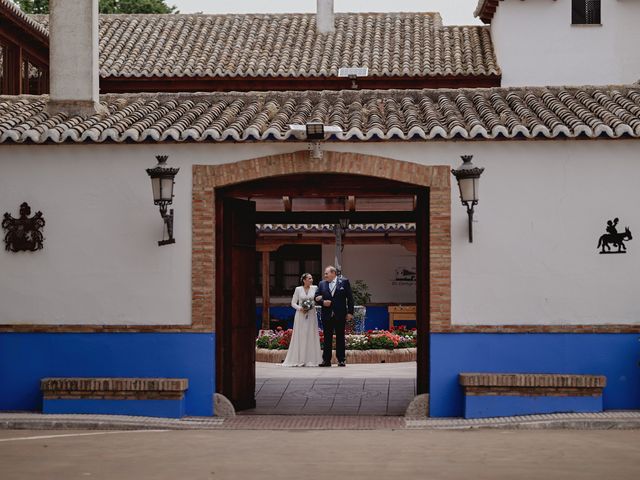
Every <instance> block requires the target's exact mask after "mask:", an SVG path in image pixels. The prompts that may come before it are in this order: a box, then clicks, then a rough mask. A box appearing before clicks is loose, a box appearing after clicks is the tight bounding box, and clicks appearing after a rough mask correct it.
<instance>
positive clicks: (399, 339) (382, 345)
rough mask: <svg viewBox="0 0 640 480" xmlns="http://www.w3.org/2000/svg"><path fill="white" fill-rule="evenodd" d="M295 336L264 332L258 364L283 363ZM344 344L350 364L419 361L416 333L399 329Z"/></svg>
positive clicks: (351, 337) (372, 332)
mask: <svg viewBox="0 0 640 480" xmlns="http://www.w3.org/2000/svg"><path fill="white" fill-rule="evenodd" d="M319 333H320V345H321V346H322V343H323V341H324V335H323V333H322V330H320V332H319ZM292 334H293V330H291V329H289V330H283V329H278V330H276V331H273V330H268V331H261V332H260V335H259V336H258V338H257V340H256V361H258V362H270V363H282V362H283V361H284V358H285V357H286V355H287V350H288V349H289V344H290V343H291V335H292ZM345 340H346V344H347V352H346V354H347V363H396V362H413V361H415V360H416V340H417V332H416V330H415V329H413V330H407V329H406V328H405V327H398V328H396V329H394V330H392V331H387V330H370V331H368V332H366V333H364V334H361V335H345ZM334 350H335V339H334ZM334 357H335V351H334ZM334 359H335V358H334Z"/></svg>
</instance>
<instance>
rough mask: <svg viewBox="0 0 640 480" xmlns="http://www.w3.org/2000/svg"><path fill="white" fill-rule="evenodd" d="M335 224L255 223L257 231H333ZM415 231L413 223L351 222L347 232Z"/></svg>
mask: <svg viewBox="0 0 640 480" xmlns="http://www.w3.org/2000/svg"><path fill="white" fill-rule="evenodd" d="M334 227H335V225H332V224H328V223H327V224H303V223H290V224H270V223H261V224H258V225H256V231H257V232H259V233H300V232H306V233H333V229H334ZM415 231H416V226H415V224H414V223H373V224H371V223H362V224H358V223H357V224H351V225H349V227H348V230H347V233H412V232H415Z"/></svg>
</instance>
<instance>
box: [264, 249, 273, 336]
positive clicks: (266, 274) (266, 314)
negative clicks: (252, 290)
mask: <svg viewBox="0 0 640 480" xmlns="http://www.w3.org/2000/svg"><path fill="white" fill-rule="evenodd" d="M269 258H270V255H269V252H266V251H263V252H262V330H269V326H270V322H269V321H270V319H271V316H270V315H269V305H270V304H271V298H270V296H269V280H270V279H271V272H270V262H269Z"/></svg>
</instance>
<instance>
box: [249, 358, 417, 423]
mask: <svg viewBox="0 0 640 480" xmlns="http://www.w3.org/2000/svg"><path fill="white" fill-rule="evenodd" d="M341 370H342V369H341ZM415 383H416V382H415V379H412V378H378V377H373V378H350V377H347V378H338V377H333V378H331V377H320V378H258V379H256V404H257V406H256V408H255V409H253V410H247V411H244V412H241V413H242V414H254V415H268V414H273V415H404V412H405V410H406V409H407V406H408V405H409V403H410V402H411V400H413V397H414V396H415V394H416V393H415Z"/></svg>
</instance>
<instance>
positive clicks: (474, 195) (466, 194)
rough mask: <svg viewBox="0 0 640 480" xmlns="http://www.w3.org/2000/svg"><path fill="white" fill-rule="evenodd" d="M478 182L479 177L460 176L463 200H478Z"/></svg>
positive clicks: (459, 182) (461, 197)
mask: <svg viewBox="0 0 640 480" xmlns="http://www.w3.org/2000/svg"><path fill="white" fill-rule="evenodd" d="M477 183H478V179H477V178H460V179H459V180H458V186H459V187H460V200H462V201H463V202H474V201H478V185H477Z"/></svg>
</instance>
